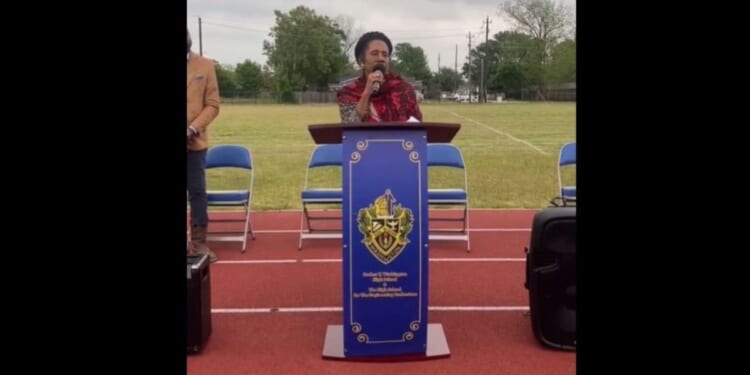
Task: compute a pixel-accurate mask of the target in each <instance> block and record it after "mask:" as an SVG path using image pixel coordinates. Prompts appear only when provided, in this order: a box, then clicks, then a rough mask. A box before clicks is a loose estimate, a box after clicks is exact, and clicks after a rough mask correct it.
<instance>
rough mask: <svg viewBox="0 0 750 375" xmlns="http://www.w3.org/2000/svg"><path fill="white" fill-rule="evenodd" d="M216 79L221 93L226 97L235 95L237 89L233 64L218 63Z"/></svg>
mask: <svg viewBox="0 0 750 375" xmlns="http://www.w3.org/2000/svg"><path fill="white" fill-rule="evenodd" d="M215 68H216V80H217V83H218V84H219V94H220V95H221V96H224V97H231V96H234V94H235V92H236V91H237V82H236V81H235V76H234V68H232V66H231V65H219V64H216V66H215Z"/></svg>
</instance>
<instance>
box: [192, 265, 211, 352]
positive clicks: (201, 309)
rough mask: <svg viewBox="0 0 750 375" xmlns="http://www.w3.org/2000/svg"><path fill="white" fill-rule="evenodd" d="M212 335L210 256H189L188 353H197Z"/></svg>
mask: <svg viewBox="0 0 750 375" xmlns="http://www.w3.org/2000/svg"><path fill="white" fill-rule="evenodd" d="M210 335H211V272H210V267H209V261H208V255H206V254H201V255H188V256H187V351H188V353H197V352H199V351H200V350H201V349H202V348H203V346H204V345H205V343H206V341H207V340H208V337H209V336H210Z"/></svg>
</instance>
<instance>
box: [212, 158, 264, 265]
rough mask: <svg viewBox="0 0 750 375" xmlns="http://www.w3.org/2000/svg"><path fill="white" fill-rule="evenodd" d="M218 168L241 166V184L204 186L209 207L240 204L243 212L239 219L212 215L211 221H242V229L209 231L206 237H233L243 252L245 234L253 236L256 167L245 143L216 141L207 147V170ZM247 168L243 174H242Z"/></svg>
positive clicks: (220, 239) (245, 243)
mask: <svg viewBox="0 0 750 375" xmlns="http://www.w3.org/2000/svg"><path fill="white" fill-rule="evenodd" d="M221 170H234V171H237V170H241V171H243V172H242V176H241V179H242V180H244V181H247V182H246V183H245V182H242V183H241V185H238V186H237V189H234V190H212V189H211V186H207V195H208V207H209V209H210V207H217V206H220V207H242V208H243V209H244V216H243V218H242V219H241V220H237V219H236V218H222V219H211V220H210V222H212V223H214V222H232V221H233V222H237V221H244V230H243V231H242V232H241V234H239V235H232V234H234V233H235V232H213V233H212V232H209V233H208V235H207V237H206V240H207V241H232V242H242V252H245V248H246V245H247V235H248V234H250V236H251V237H252V239H253V240H254V239H255V234H254V233H253V229H252V224H251V223H250V206H251V203H252V198H253V182H254V178H255V173H254V171H255V169H254V168H253V158H252V155H251V153H250V150H248V149H247V148H246V147H245V146H241V145H217V146H213V147H211V148H209V150H208V153H207V154H206V173H207V174H208V173H209V172H211V173H213V172H212V171H221ZM245 172H246V176H245Z"/></svg>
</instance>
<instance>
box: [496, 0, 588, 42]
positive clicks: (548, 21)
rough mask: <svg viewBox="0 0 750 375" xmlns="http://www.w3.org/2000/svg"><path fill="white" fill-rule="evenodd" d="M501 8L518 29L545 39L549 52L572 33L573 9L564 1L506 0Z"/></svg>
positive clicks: (535, 37)
mask: <svg viewBox="0 0 750 375" xmlns="http://www.w3.org/2000/svg"><path fill="white" fill-rule="evenodd" d="M500 9H501V12H500V14H504V15H505V16H506V17H507V18H509V19H510V21H511V22H512V23H513V24H514V26H515V29H516V30H517V31H520V32H522V33H524V34H527V35H529V36H531V37H532V38H534V39H538V40H541V41H544V46H545V51H546V52H547V53H549V52H550V50H551V48H552V46H554V45H555V44H556V42H557V41H558V40H560V39H564V38H566V37H569V36H571V35H572V34H571V33H572V31H573V27H574V22H573V10H572V8H571V7H569V6H567V5H565V4H563V3H562V2H560V3H557V4H555V2H554V1H552V0H504V1H503V2H501V3H500Z"/></svg>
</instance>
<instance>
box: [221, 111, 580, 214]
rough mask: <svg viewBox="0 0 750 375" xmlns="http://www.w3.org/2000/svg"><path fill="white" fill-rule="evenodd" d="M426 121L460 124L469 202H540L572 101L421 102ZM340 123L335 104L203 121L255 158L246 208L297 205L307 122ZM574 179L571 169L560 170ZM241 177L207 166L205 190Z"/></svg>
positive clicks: (549, 192)
mask: <svg viewBox="0 0 750 375" xmlns="http://www.w3.org/2000/svg"><path fill="white" fill-rule="evenodd" d="M421 109H422V114H423V116H424V121H426V122H449V123H459V124H461V130H460V131H459V132H458V134H457V135H456V138H455V139H454V140H453V143H454V144H456V145H457V146H458V147H460V148H461V151H462V152H463V155H464V159H465V161H466V165H467V170H468V176H469V202H470V207H472V208H541V207H546V206H548V205H549V201H550V200H551V199H552V198H554V197H556V196H557V195H559V194H558V193H557V167H556V165H557V157H558V152H559V150H560V146H562V145H563V144H564V143H566V142H571V141H575V132H576V130H575V129H576V105H575V103H569V102H565V103H556V102H555V103H488V104H484V105H478V104H465V103H449V104H422V105H421ZM335 122H339V112H338V107H337V106H336V105H334V104H310V105H252V104H237V105H231V104H224V105H223V106H222V108H221V113H220V114H219V117H218V118H217V119H216V120H215V121H214V123H213V124H212V125H211V127H210V135H209V137H210V142H211V144H212V145H217V144H224V143H232V144H242V145H245V146H247V147H249V148H250V151H251V152H252V155H253V158H254V160H253V162H254V164H255V187H254V188H255V193H254V197H253V203H252V207H253V211H262V210H285V209H300V208H301V205H300V202H299V201H300V190H301V189H302V186H303V183H304V177H305V169H306V164H307V161H308V158H309V156H310V152H311V151H312V149H313V148H314V146H315V144H314V142H313V141H312V138H311V137H310V133H309V132H308V130H307V126H308V125H310V124H322V123H335ZM319 172H320V173H316V174H315V175H313V177H314V181H315V182H316V183H317V184H319V185H329V186H340V180H339V179H340V178H341V177H340V176H341V174H340V172H333V171H319ZM455 172H456V171H451V170H435V171H430V172H429V183H430V186H431V187H448V186H450V185H451V184H454V183H456V182H457V181H459V180H458V178H459V175H458V174H457V173H455ZM563 177H564V179H565V180H569V181H574V179H575V169H574V168H573V169H572V170H570V171H567V172H566V173H565V174H564V175H563ZM239 183H241V180H240V177H239V175H238V174H237V173H234V172H230V173H215V172H213V171H209V173H208V187H209V189H224V188H232V187H233V186H236V185H237V184H239Z"/></svg>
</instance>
